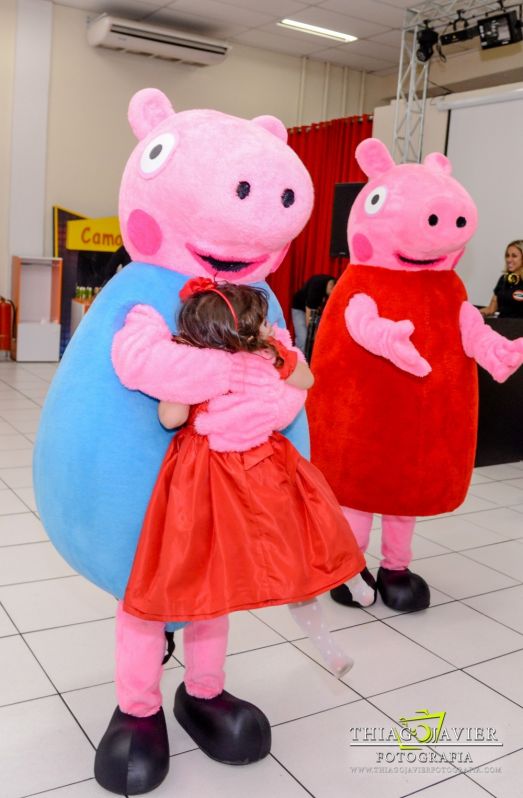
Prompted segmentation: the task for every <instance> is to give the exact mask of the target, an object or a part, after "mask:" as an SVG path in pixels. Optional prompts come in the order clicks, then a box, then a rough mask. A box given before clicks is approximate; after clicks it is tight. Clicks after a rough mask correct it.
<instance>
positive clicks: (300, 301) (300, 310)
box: [292, 274, 336, 353]
mask: <svg viewBox="0 0 523 798" xmlns="http://www.w3.org/2000/svg"><path fill="white" fill-rule="evenodd" d="M335 283H336V278H335V277H333V276H332V275H330V274H314V275H313V276H312V277H309V279H308V280H307V281H306V282H305V283H304V284H303V285H302V287H301V288H300V289H299V290H298V291H296V293H295V294H294V296H293V298H292V323H293V325H294V340H295V343H296V346H297V347H298V349H300V350H301V351H302V352H303V353H305V343H306V340H307V328H308V326H309V324H310V321H311V317H312V313H313V311H317V312H319V313H321V311H322V310H323V306H324V305H325V303H326V301H327V299H328V297H329V296H330V294H331V292H332V289H333V288H334V285H335Z"/></svg>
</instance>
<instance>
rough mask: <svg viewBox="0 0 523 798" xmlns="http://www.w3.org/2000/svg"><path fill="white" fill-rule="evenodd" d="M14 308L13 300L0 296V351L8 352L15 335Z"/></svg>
mask: <svg viewBox="0 0 523 798" xmlns="http://www.w3.org/2000/svg"><path fill="white" fill-rule="evenodd" d="M15 316H16V308H15V304H14V302H12V301H11V300H10V299H5V298H4V297H3V296H0V351H1V352H10V351H11V341H12V339H13V338H14V335H15Z"/></svg>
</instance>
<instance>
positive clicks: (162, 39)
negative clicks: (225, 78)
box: [87, 14, 230, 66]
mask: <svg viewBox="0 0 523 798" xmlns="http://www.w3.org/2000/svg"><path fill="white" fill-rule="evenodd" d="M87 41H88V42H89V44H91V45H92V46H93V47H108V48H109V49H111V50H122V51H124V52H127V53H139V54H141V55H148V56H153V57H155V58H165V59H167V60H169V61H183V62H185V63H188V64H195V65H197V66H211V65H212V64H219V63H220V61H223V59H224V58H225V56H226V55H227V53H228V52H229V50H230V45H229V44H226V43H225V42H219V41H216V40H215V39H205V38H203V37H202V36H196V35H193V34H192V33H183V32H182V31H179V30H174V29H173V28H164V27H161V26H159V25H147V24H145V23H141V22H133V21H132V20H129V19H119V18H117V17H111V16H109V15H108V14H102V15H101V16H99V17H97V18H96V19H94V20H93V21H92V22H90V23H89V25H88V28H87Z"/></svg>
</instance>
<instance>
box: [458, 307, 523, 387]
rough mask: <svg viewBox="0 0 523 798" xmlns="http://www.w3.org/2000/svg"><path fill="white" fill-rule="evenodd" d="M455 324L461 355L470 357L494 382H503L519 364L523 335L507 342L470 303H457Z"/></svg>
mask: <svg viewBox="0 0 523 798" xmlns="http://www.w3.org/2000/svg"><path fill="white" fill-rule="evenodd" d="M459 326H460V329H461V339H462V341H463V349H464V350H465V354H467V355H468V356H469V357H472V358H474V360H475V361H476V363H478V364H479V365H480V366H482V368H484V369H485V370H486V371H488V372H489V374H490V375H491V376H492V377H493V379H495V380H496V382H505V380H506V379H508V378H509V377H510V376H511V375H512V374H514V372H515V371H516V370H517V369H518V368H519V367H520V366H521V364H522V363H523V338H516V340H515V341H509V339H508V338H504V337H503V336H502V335H500V334H499V333H497V332H495V331H494V330H493V329H492V328H491V327H489V326H488V324H485V320H484V319H483V316H482V315H481V313H480V312H479V310H478V309H477V308H475V307H474V306H473V305H471V304H470V302H464V303H463V304H462V306H461V310H460V314H459Z"/></svg>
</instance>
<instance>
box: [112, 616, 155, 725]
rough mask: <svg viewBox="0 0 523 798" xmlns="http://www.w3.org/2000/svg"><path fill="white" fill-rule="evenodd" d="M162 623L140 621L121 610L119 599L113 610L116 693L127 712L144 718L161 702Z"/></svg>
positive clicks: (152, 713) (119, 702)
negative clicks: (114, 622) (114, 611)
mask: <svg viewBox="0 0 523 798" xmlns="http://www.w3.org/2000/svg"><path fill="white" fill-rule="evenodd" d="M164 632H165V624H164V623H163V622H160V621H143V620H142V619H141V618H136V617H135V616H134V615H129V613H127V612H125V610H124V608H123V604H122V602H121V601H119V602H118V607H117V610H116V675H115V681H116V695H117V698H118V706H119V707H120V709H121V710H122V712H125V713H127V715H134V716H135V717H137V718H146V717H148V716H149V715H155V714H156V712H158V710H159V709H160V707H161V705H162V694H161V692H160V680H161V678H162V672H163V665H162V660H163V657H164V653H165V634H164Z"/></svg>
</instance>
